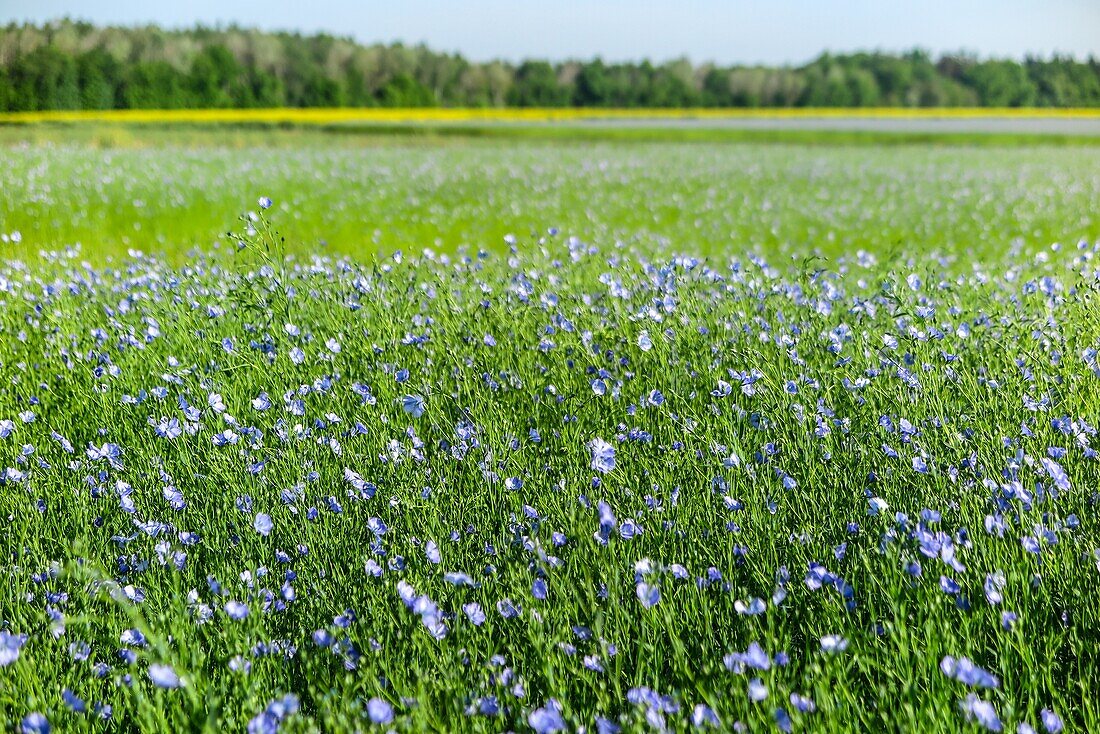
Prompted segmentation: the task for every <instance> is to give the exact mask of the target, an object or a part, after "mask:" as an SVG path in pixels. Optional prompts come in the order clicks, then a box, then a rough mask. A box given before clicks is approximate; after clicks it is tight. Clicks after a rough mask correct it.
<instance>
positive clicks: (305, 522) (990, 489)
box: [0, 144, 1100, 734]
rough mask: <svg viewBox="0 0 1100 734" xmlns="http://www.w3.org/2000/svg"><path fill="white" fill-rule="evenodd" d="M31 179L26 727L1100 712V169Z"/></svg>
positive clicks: (718, 160)
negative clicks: (1098, 313)
mask: <svg viewBox="0 0 1100 734" xmlns="http://www.w3.org/2000/svg"><path fill="white" fill-rule="evenodd" d="M6 154H7V156H8V157H7V158H6V159H5V162H6V164H7V165H5V167H4V169H3V170H2V171H0V176H3V177H4V180H2V181H0V187H2V188H3V190H4V191H5V196H4V197H0V198H2V199H3V200H5V201H9V200H10V201H16V202H19V207H17V212H18V215H19V216H21V217H26V216H28V214H29V216H31V217H32V218H33V220H34V222H35V225H34V226H27V227H26V228H25V231H23V232H22V233H20V234H18V235H17V234H16V233H15V232H13V231H12V228H13V225H14V224H16V221H15V216H16V214H15V213H14V212H13V211H8V210H5V211H4V212H3V213H0V232H3V233H4V234H3V236H2V237H0V239H2V240H3V241H4V244H5V247H6V246H7V245H9V244H10V243H11V242H12V241H13V240H16V239H19V240H22V243H23V244H24V245H30V246H32V247H35V246H47V245H53V244H54V243H55V242H56V240H54V239H48V238H63V239H62V241H66V240H67V241H69V242H75V241H77V240H81V241H83V242H84V244H85V248H84V249H83V250H78V249H76V248H73V249H69V250H67V251H65V252H63V253H53V254H45V255H42V256H38V257H34V258H26V259H24V260H22V261H13V260H6V261H5V262H4V263H3V264H0V376H2V381H0V517H2V518H4V522H3V523H0V548H2V549H3V552H2V554H0V577H2V578H3V579H4V583H3V584H0V730H2V731H22V732H23V734H43V733H45V732H49V731H50V730H51V727H52V730H53V731H57V732H70V731H73V732H85V731H102V730H110V731H171V732H179V731H204V732H222V731H226V732H240V731H248V732H249V733H250V734H276V733H277V732H281V734H304V733H306V732H319V731H391V730H392V731H395V732H420V731H459V732H461V731H479V732H499V731H519V732H530V731H534V732H538V733H539V734H557V733H558V732H563V731H579V730H580V728H581V727H585V730H586V731H588V732H596V733H598V734H619V733H621V734H631V733H632V732H642V731H673V732H676V731H689V730H694V731H699V730H702V731H737V732H740V731H754V732H756V731H767V732H788V733H789V732H794V731H798V732H811V731H812V732H839V731H875V732H889V731H920V732H956V731H977V730H979V729H984V730H987V731H993V732H998V731H1018V732H1030V731H1040V732H1044V733H1046V734H1057V732H1060V731H1063V730H1064V731H1067V732H1071V731H1097V730H1098V727H1100V703H1098V700H1097V698H1096V696H1095V695H1094V694H1093V692H1094V691H1096V690H1097V689H1098V687H1100V659H1098V658H1097V656H1096V655H1095V654H1093V653H1094V652H1095V647H1096V640H1097V639H1098V637H1100V584H1098V583H1097V579H1098V574H1100V570H1098V563H1100V516H1098V514H1097V512H1096V504H1097V501H1098V496H1097V490H1096V487H1097V485H1098V481H1100V469H1098V463H1097V453H1096V447H1094V446H1093V445H1092V442H1093V441H1096V440H1097V436H1096V432H1097V428H1096V425H1097V415H1098V414H1100V391H1097V389H1096V385H1097V379H1098V375H1100V362H1098V355H1097V349H1098V347H1100V321H1098V320H1097V319H1096V318H1095V299H1096V296H1097V282H1098V276H1100V272H1098V271H1097V263H1100V245H1097V244H1092V243H1094V242H1095V240H1096V235H1097V220H1096V216H1097V215H1096V213H1095V207H1094V202H1095V201H1096V200H1097V191H1098V189H1100V166H1097V165H1096V162H1095V156H1096V153H1095V151H1094V150H1093V149H1082V150H1079V151H1065V150H1061V151H1059V150H1047V149H1035V150H1008V149H1004V150H967V149H962V150H950V151H944V150H924V149H903V150H900V151H895V150H888V151H887V150H883V149H874V148H860V149H822V148H813V149H810V148H787V147H768V148H754V147H747V146H730V147H716V146H711V147H708V148H703V147H701V146H651V145H644V146H635V147H630V146H587V145H581V146H575V147H570V146H568V145H565V144H563V145H561V146H553V147H551V146H545V145H542V146H523V145H517V146H509V147H508V148H507V149H499V148H495V147H493V146H491V145H478V146H475V145H470V146H461V147H460V146H454V147H441V148H432V149H427V148H425V149H413V148H407V149H405V148H398V149H372V150H370V151H368V152H365V153H364V152H359V153H355V152H354V151H349V150H348V149H338V150H333V149H318V150H307V149H299V150H285V149H284V150H278V151H273V150H270V149H259V148H256V149H248V150H240V151H211V150H182V149H179V148H172V149H169V150H153V151H146V150H142V151H126V152H124V153H120V152H116V151H98V152H89V151H86V150H83V149H81V148H78V147H74V146H71V145H70V146H62V147H56V146H55V147H49V148H46V149H36V148H23V149H17V150H10V151H6ZM260 186H263V188H262V189H259V187H260ZM248 189H252V190H254V191H255V190H256V189H259V191H256V196H250V197H249V199H248V200H247V201H246V200H245V199H244V195H243V194H241V195H239V196H235V195H234V193H235V192H241V191H244V190H248ZM261 193H267V194H274V195H275V196H274V198H275V199H276V200H275V201H274V202H272V201H271V200H270V199H268V198H266V197H263V198H260V197H259V194H261ZM219 197H220V199H219ZM257 199H259V200H258V201H257ZM245 206H250V208H251V209H253V210H254V213H252V214H250V215H246V216H245V217H244V218H243V221H241V222H239V223H238V224H237V225H236V226H233V215H232V214H231V212H235V211H239V209H241V208H243V207H245ZM160 219H163V220H165V221H164V222H163V223H160V222H159V221H158V220H160ZM192 220H198V223H197V224H196V222H194V221H192ZM513 225H515V228H514V229H513V230H512V231H514V232H515V233H516V235H517V236H516V237H509V238H507V239H504V240H503V241H502V239H501V238H499V237H497V236H494V232H495V231H499V230H498V228H505V227H512V226H513ZM20 226H22V223H20ZM231 226H232V227H233V230H234V232H236V233H237V234H236V236H225V235H223V236H222V238H221V240H220V242H221V247H220V248H219V249H218V250H216V251H215V250H214V249H213V248H210V247H205V248H203V251H202V252H198V253H191V254H188V255H186V256H185V257H184V258H183V259H182V261H179V262H176V263H175V264H173V263H170V262H167V261H166V260H165V259H164V257H163V255H162V254H161V253H172V254H174V255H179V254H180V251H181V250H183V249H185V248H187V247H189V246H190V245H191V244H192V239H191V235H196V234H198V233H202V232H205V231H206V228H207V227H219V228H220V231H225V230H226V229H229V228H230V227H231ZM555 226H560V227H562V231H561V232H560V233H558V232H557V230H555V229H553V228H554V227H555ZM276 229H277V230H278V231H279V232H282V233H283V234H284V235H286V236H287V238H288V242H287V243H283V241H282V240H281V238H280V237H279V236H278V234H277V233H276ZM505 231H506V230H505ZM305 232H312V233H315V234H316V235H317V236H326V233H328V232H331V233H332V234H333V235H334V236H339V235H341V234H343V235H346V236H348V239H347V240H346V242H348V243H351V242H354V243H357V245H358V247H359V248H360V249H359V250H358V251H357V252H356V256H355V257H353V258H352V257H348V258H345V257H336V256H334V255H330V254H329V252H328V251H327V250H325V249H323V248H321V247H320V246H319V245H318V244H317V242H316V240H314V239H312V238H311V239H310V240H308V241H304V242H303V241H302V239H301V236H302V234H303V233H305ZM576 234H580V235H582V236H581V237H580V238H577V237H574V236H573V235H576ZM433 235H435V236H437V237H438V242H435V241H434V239H433ZM123 236H125V237H126V241H125V242H123V241H122V237H123ZM391 238H392V239H391ZM1016 238H1020V240H1021V242H1019V243H1017V244H1016V245H1014V244H1013V240H1015V239H1016ZM1054 238H1056V239H1059V240H1061V241H1062V242H1063V243H1064V245H1063V246H1061V247H1059V246H1051V240H1052V239H1054ZM1079 238H1080V239H1081V240H1082V241H1081V242H1080V243H1078V242H1077V240H1078V239H1079ZM195 239H196V240H197V241H198V243H199V244H207V245H209V244H210V240H206V241H205V243H204V242H203V241H202V239H201V238H200V237H196V238H195ZM463 243H467V245H468V246H466V247H462V244H463ZM392 245H397V246H398V247H399V248H400V249H402V250H403V251H404V253H403V254H402V253H398V252H394V250H395V249H398V247H394V246H392ZM423 245H431V246H432V248H433V249H434V250H436V252H431V251H427V250H425V249H424V247H423ZM126 246H129V247H131V248H133V249H134V251H132V252H131V253H130V254H129V255H125V256H123V257H121V258H116V259H114V260H113V261H110V262H107V261H106V260H105V259H104V258H103V257H102V256H103V255H104V254H105V253H111V252H114V253H116V254H117V253H118V248H121V247H126ZM284 248H286V250H292V252H284ZM58 249H60V248H58ZM138 249H141V250H144V251H145V252H146V253H153V254H140V253H138V252H137V251H136V250H138ZM4 252H5V253H10V250H7V249H5V250H4ZM964 253H966V254H964ZM284 254H288V255H293V257H284ZM96 255H98V256H99V257H93V256H96ZM86 258H87V259H88V260H89V261H90V262H87V263H86V262H85V259H86ZM967 722H969V723H967Z"/></svg>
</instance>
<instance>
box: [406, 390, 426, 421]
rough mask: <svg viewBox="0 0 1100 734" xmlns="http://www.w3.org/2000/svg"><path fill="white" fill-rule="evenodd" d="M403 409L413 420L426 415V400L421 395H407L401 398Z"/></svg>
mask: <svg viewBox="0 0 1100 734" xmlns="http://www.w3.org/2000/svg"><path fill="white" fill-rule="evenodd" d="M401 408H402V409H403V410H404V411H405V412H406V413H408V414H409V415H411V416H412V417H413V418H419V417H420V416H422V415H424V398H423V397H421V396H420V395H406V396H405V397H403V398H401Z"/></svg>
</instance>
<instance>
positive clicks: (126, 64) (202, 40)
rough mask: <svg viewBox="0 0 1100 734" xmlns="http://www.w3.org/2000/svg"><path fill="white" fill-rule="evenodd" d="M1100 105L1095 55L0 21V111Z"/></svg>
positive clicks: (1099, 65) (1099, 71)
mask: <svg viewBox="0 0 1100 734" xmlns="http://www.w3.org/2000/svg"><path fill="white" fill-rule="evenodd" d="M372 106H382V107H431V106H446V107H503V106H515V107H570V106H575V107H695V106H700V107H872V106H897V107H952V106H985V107H1100V61H1098V60H1096V59H1094V58H1089V59H1088V60H1087V61H1078V60H1076V59H1074V58H1070V57H1065V56H1057V55H1056V56H1053V57H1051V58H1047V59H1043V58H1030V57H1029V58H1026V59H1024V60H1023V61H1016V60H1010V59H978V58H977V57H975V56H973V55H969V54H962V53H960V54H947V55H943V56H941V57H939V58H938V59H934V58H933V57H932V56H931V55H929V54H927V53H925V52H923V51H919V50H915V51H911V52H909V53H905V54H900V55H899V54H887V53H853V54H843V55H834V54H822V55H821V56H819V57H817V58H816V59H814V60H813V61H811V62H810V63H808V64H805V65H802V66H782V67H767V66H718V65H714V64H701V65H692V64H691V63H690V62H688V61H687V60H685V59H680V60H675V61H670V62H666V63H661V64H654V63H651V62H649V61H642V62H637V63H605V62H604V61H602V60H601V59H599V58H597V59H593V60H589V61H565V62H560V63H550V62H548V61H539V60H528V61H523V62H522V63H519V64H512V63H507V62H503V61H492V62H484V63H475V62H471V61H468V60H466V59H464V58H463V57H462V56H459V55H457V54H445V53H439V52H435V51H432V50H431V49H429V48H426V47H424V46H405V45H402V44H392V45H382V44H375V45H361V44H358V43H356V42H355V41H354V40H352V39H350V38H342V37H337V36H332V35H327V34H319V35H309V36H306V35H300V34H297V33H287V32H281V33H267V32H261V31H256V30H251V29H245V28H239V27H235V26H230V27H228V28H207V27H201V26H200V27H197V28H193V29H189V30H165V29H161V28H158V27H155V26H141V27H99V26H95V25H92V24H90V23H85V22H80V21H71V20H63V21H57V22H52V23H48V24H45V25H31V24H21V25H17V24H14V23H13V24H10V25H8V26H6V27H4V28H2V29H0V110H6V111H20V110H31V111H34V110H78V109H90V110H103V109H173V108H189V107H200V108H206V107H212V108H217V107H242V108H244V107H372Z"/></svg>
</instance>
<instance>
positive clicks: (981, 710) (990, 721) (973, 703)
mask: <svg viewBox="0 0 1100 734" xmlns="http://www.w3.org/2000/svg"><path fill="white" fill-rule="evenodd" d="M959 708H961V709H962V711H963V713H964V714H966V719H967V721H970V720H972V719H973V720H976V721H977V722H978V723H979V724H981V725H982V726H983V727H985V728H986V729H988V730H989V731H1001V728H1002V726H1001V718H1000V717H999V716H997V709H995V708H993V704H991V703H989V702H988V701H983V700H981V699H980V698H978V697H977V696H975V695H974V694H973V693H971V694H968V695H967V697H966V700H964V701H960V702H959Z"/></svg>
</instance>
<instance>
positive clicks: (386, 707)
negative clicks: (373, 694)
mask: <svg viewBox="0 0 1100 734" xmlns="http://www.w3.org/2000/svg"><path fill="white" fill-rule="evenodd" d="M367 716H369V717H370V720H371V722H372V723H374V724H389V723H390V722H392V721H393V706H391V705H390V704H389V702H388V701H383V700H382V699H381V698H372V699H371V700H369V701H367Z"/></svg>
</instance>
